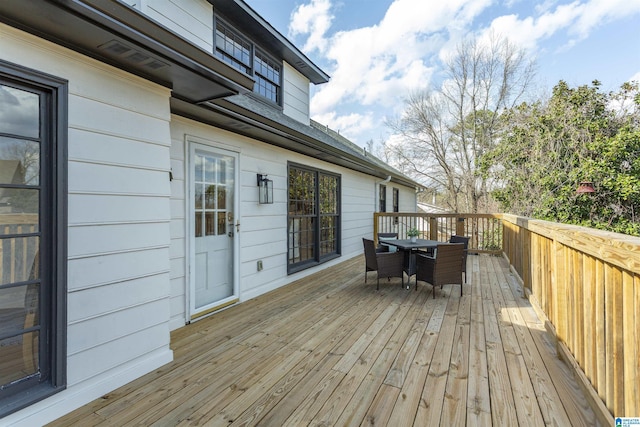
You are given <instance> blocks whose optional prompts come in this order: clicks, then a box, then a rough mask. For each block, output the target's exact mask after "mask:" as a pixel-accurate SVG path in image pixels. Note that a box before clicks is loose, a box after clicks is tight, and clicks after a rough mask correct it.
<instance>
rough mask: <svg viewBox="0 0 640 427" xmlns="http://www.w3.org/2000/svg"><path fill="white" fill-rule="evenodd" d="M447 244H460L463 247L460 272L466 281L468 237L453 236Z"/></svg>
mask: <svg viewBox="0 0 640 427" xmlns="http://www.w3.org/2000/svg"><path fill="white" fill-rule="evenodd" d="M449 243H462V244H463V245H464V253H463V255H462V260H463V261H462V272H463V273H464V281H465V283H466V281H467V252H468V249H469V237H466V236H456V235H455V234H454V235H453V236H451V238H450V239H449Z"/></svg>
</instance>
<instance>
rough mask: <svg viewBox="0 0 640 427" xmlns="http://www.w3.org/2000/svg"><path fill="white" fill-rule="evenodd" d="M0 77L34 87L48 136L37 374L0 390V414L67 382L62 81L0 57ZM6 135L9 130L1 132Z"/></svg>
mask: <svg viewBox="0 0 640 427" xmlns="http://www.w3.org/2000/svg"><path fill="white" fill-rule="evenodd" d="M0 80H1V81H2V82H3V83H4V84H7V85H13V86H14V87H16V88H19V89H22V90H26V89H31V90H32V91H33V92H35V93H38V94H39V96H40V99H41V100H42V99H44V100H45V102H41V105H40V118H41V124H40V129H41V136H40V139H41V140H43V141H47V142H49V144H42V145H41V154H40V182H41V184H40V191H41V195H40V207H39V216H40V220H39V222H40V227H39V235H40V246H39V264H40V278H41V281H42V282H47V283H48V285H49V286H44V287H41V290H40V304H39V314H40V316H41V319H40V325H41V326H40V328H41V329H40V338H39V345H40V347H41V348H40V349H39V351H40V353H39V354H40V356H39V359H40V360H39V364H40V366H39V374H38V377H37V378H38V380H37V381H32V380H31V379H29V380H26V381H24V383H23V384H21V383H19V384H17V386H16V387H13V386H12V387H10V388H6V389H5V390H2V391H6V394H5V393H1V392H0V402H1V403H2V405H1V406H0V417H4V416H6V415H8V414H10V413H13V412H16V411H18V410H20V409H23V408H25V407H27V406H29V405H32V404H34V403H36V402H38V401H40V400H43V399H45V398H47V397H49V396H51V395H53V394H55V393H58V392H60V391H62V390H64V389H65V388H66V383H67V200H68V196H67V194H68V190H67V187H68V185H67V161H68V154H67V140H68V139H67V135H68V130H67V129H68V94H69V89H68V81H67V80H65V79H61V78H58V77H55V76H52V75H49V74H45V73H42V72H40V71H37V70H33V69H29V68H26V67H23V66H20V65H17V64H13V63H10V62H6V61H3V60H0ZM6 136H8V137H11V136H12V135H9V134H7V135H6Z"/></svg>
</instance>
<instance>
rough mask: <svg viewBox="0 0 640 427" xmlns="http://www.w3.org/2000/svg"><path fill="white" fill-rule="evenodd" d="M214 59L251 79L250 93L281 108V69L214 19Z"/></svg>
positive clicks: (240, 36)
mask: <svg viewBox="0 0 640 427" xmlns="http://www.w3.org/2000/svg"><path fill="white" fill-rule="evenodd" d="M215 26H216V32H215V52H214V54H215V56H216V57H218V58H219V59H221V60H222V61H224V62H226V63H227V64H229V65H231V66H232V67H234V68H237V69H238V70H240V71H242V72H243V73H246V74H249V75H251V76H253V77H254V78H255V80H256V83H255V85H254V87H253V91H254V92H255V93H257V94H259V95H261V96H263V97H264V98H266V99H268V100H269V101H271V102H273V103H276V104H281V99H280V98H281V91H280V87H281V84H280V82H281V75H282V73H281V70H282V66H281V65H280V64H278V62H277V61H275V60H274V59H272V58H271V57H269V56H268V55H267V54H266V53H265V52H264V51H262V50H260V48H258V47H257V46H256V45H255V44H254V43H253V42H251V41H250V40H249V39H247V38H246V37H243V36H242V35H241V34H239V33H238V32H237V31H235V30H234V29H233V28H231V27H230V26H229V25H227V24H226V23H224V22H222V20H220V19H219V18H216V24H215Z"/></svg>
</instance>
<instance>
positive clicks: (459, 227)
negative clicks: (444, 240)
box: [456, 217, 464, 236]
mask: <svg viewBox="0 0 640 427" xmlns="http://www.w3.org/2000/svg"><path fill="white" fill-rule="evenodd" d="M456 234H457V235H458V236H464V218H462V217H458V220H457V221H456Z"/></svg>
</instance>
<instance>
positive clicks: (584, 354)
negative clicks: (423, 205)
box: [373, 213, 640, 424]
mask: <svg viewBox="0 0 640 427" xmlns="http://www.w3.org/2000/svg"><path fill="white" fill-rule="evenodd" d="M373 224H374V225H373V227H374V236H377V233H379V232H396V233H398V237H399V238H406V233H407V230H409V229H410V228H417V229H418V230H419V231H420V234H421V237H423V238H427V239H432V240H439V241H446V240H447V239H448V238H449V237H450V236H451V235H452V234H458V235H465V236H470V237H471V241H470V246H469V249H470V252H478V253H480V252H488V253H496V254H503V255H504V256H505V257H506V258H507V260H508V261H509V263H510V264H511V268H512V270H513V272H514V273H515V274H517V275H518V276H519V278H520V280H521V281H522V284H523V287H524V289H525V293H526V294H525V295H523V296H526V297H528V298H529V299H530V301H531V303H532V306H533V307H534V308H536V310H537V311H538V314H539V315H540V316H541V318H542V319H543V320H545V323H546V325H547V330H548V331H549V332H550V333H552V334H553V335H554V336H555V338H556V339H557V344H558V350H559V354H560V355H561V356H562V357H564V358H565V360H566V361H567V362H568V363H569V364H570V365H571V366H572V367H573V368H574V371H575V373H576V375H577V377H578V379H579V380H580V382H581V384H582V385H583V386H584V390H585V392H586V393H587V395H589V396H590V397H591V398H592V403H593V404H594V409H595V410H596V413H598V414H600V419H601V422H603V423H605V424H607V423H610V422H611V421H612V420H613V418H612V417H611V416H612V415H613V416H616V417H638V416H640V238H638V237H633V236H627V235H624V234H618V233H610V232H605V231H600V230H595V229H591V228H585V227H579V226H572V225H564V224H557V223H552V222H548V221H540V220H533V219H530V218H523V217H518V216H514V215H507V214H489V215H481V214H479V215H474V214H418V213H375V214H374V220H373Z"/></svg>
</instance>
